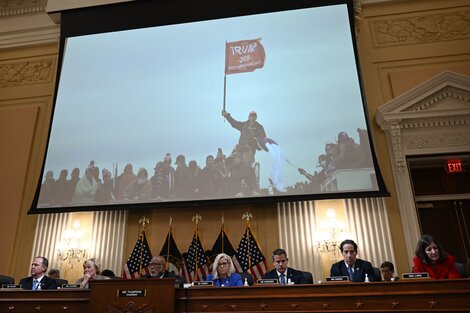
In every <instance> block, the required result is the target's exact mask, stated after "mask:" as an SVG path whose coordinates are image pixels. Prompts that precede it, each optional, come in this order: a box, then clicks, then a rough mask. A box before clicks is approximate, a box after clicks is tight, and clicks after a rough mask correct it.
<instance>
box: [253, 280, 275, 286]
mask: <svg viewBox="0 0 470 313" xmlns="http://www.w3.org/2000/svg"><path fill="white" fill-rule="evenodd" d="M256 283H257V284H259V285H272V284H279V280H277V279H258V280H257V281H256Z"/></svg>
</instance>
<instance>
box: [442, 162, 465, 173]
mask: <svg viewBox="0 0 470 313" xmlns="http://www.w3.org/2000/svg"><path fill="white" fill-rule="evenodd" d="M445 170H446V173H451V174H453V173H462V172H463V166H462V161H461V160H447V164H446V165H445Z"/></svg>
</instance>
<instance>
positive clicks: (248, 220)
mask: <svg viewBox="0 0 470 313" xmlns="http://www.w3.org/2000/svg"><path fill="white" fill-rule="evenodd" d="M242 219H244V220H246V221H247V223H249V222H250V220H251V219H253V215H251V213H250V212H245V213H243V216H242Z"/></svg>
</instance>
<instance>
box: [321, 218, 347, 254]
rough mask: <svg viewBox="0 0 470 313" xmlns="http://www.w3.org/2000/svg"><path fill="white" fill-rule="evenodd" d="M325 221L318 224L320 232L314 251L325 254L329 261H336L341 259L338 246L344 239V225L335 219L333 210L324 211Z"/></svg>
mask: <svg viewBox="0 0 470 313" xmlns="http://www.w3.org/2000/svg"><path fill="white" fill-rule="evenodd" d="M326 216H327V219H326V220H323V221H321V222H320V232H319V233H317V238H316V240H315V242H316V249H317V251H318V252H319V253H320V254H323V255H325V254H327V255H328V256H329V258H330V259H331V260H334V261H337V260H338V259H339V258H340V257H341V251H339V245H340V243H341V241H342V240H343V239H344V238H345V237H346V234H345V233H344V228H345V223H344V222H343V221H338V220H337V219H336V213H335V211H334V210H333V209H328V210H327V211H326Z"/></svg>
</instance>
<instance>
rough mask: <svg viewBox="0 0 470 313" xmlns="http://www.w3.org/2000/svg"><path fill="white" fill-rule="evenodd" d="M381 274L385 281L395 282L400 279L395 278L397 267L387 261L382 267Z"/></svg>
mask: <svg viewBox="0 0 470 313" xmlns="http://www.w3.org/2000/svg"><path fill="white" fill-rule="evenodd" d="M380 272H382V278H383V280H384V281H395V280H398V279H399V278H398V277H395V275H394V274H395V267H394V266H393V263H392V262H389V261H385V262H383V263H382V264H381V265H380Z"/></svg>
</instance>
